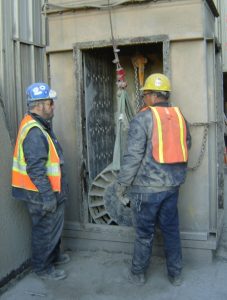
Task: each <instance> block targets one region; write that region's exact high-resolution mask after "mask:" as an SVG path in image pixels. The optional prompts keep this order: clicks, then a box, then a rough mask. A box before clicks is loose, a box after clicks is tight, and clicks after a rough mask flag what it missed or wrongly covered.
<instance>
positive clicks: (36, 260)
mask: <svg viewBox="0 0 227 300" xmlns="http://www.w3.org/2000/svg"><path fill="white" fill-rule="evenodd" d="M27 207H28V210H29V213H30V216H31V219H32V267H33V270H34V272H36V273H37V274H41V273H43V272H45V271H48V269H49V268H51V266H52V264H53V262H54V261H55V260H56V259H57V257H58V255H59V254H60V241H61V233H62V230H63V224H64V203H62V204H60V205H58V207H57V209H56V211H55V212H54V213H47V212H45V211H43V209H42V206H41V205H39V204H31V203H27Z"/></svg>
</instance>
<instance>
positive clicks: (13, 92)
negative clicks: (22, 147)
mask: <svg viewBox="0 0 227 300" xmlns="http://www.w3.org/2000/svg"><path fill="white" fill-rule="evenodd" d="M42 4H43V0H32V1H31V0H3V1H1V3H0V5H1V22H2V26H1V30H2V32H1V33H2V34H1V37H2V47H1V48H2V49H3V51H2V53H1V72H2V74H1V77H2V78H3V82H2V83H1V84H2V86H1V94H2V99H3V103H4V109H5V115H6V119H7V125H8V129H9V133H10V137H11V139H12V142H14V140H15V138H16V134H17V129H18V123H19V121H20V120H21V117H22V115H23V114H24V112H25V110H26V105H25V89H26V87H27V85H28V84H30V83H31V82H33V81H35V80H39V81H40V80H44V55H45V52H44V46H45V45H43V44H42V40H43V37H42V35H43V31H42V26H43V23H42V22H41V20H42V19H41V18H42V15H41V6H42Z"/></svg>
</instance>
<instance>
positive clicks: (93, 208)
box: [88, 165, 132, 226]
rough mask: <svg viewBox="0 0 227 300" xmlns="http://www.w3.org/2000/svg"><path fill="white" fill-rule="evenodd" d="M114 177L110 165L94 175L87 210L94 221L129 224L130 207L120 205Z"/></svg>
mask: <svg viewBox="0 0 227 300" xmlns="http://www.w3.org/2000/svg"><path fill="white" fill-rule="evenodd" d="M116 177H117V171H113V170H112V165H109V166H108V167H107V168H106V169H104V170H103V171H102V172H101V173H100V174H99V175H97V176H96V178H95V179H94V180H93V182H92V184H91V188H90V191H89V194H88V206H89V210H90V213H91V216H92V219H93V220H94V222H95V223H98V224H109V225H126V226H131V225H132V217H131V209H130V207H128V206H124V205H122V204H121V203H120V201H119V200H118V198H117V196H116V193H115V180H116Z"/></svg>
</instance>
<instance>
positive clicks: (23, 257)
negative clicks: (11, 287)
mask: <svg viewBox="0 0 227 300" xmlns="http://www.w3.org/2000/svg"><path fill="white" fill-rule="evenodd" d="M0 128H1V130H0V140H1V147H0V148H1V151H0V174H1V177H0V203H1V209H0V228H1V230H0V283H1V282H4V280H6V281H7V279H10V275H11V274H12V272H13V271H17V270H18V269H20V267H21V266H22V265H23V264H24V263H25V262H26V261H27V260H28V259H29V257H30V221H29V218H28V215H27V212H26V211H25V208H24V205H23V204H22V203H16V201H15V200H13V199H12V196H11V166H12V156H13V147H12V144H11V141H10V138H9V133H8V130H7V128H6V123H5V116H4V113H3V109H2V106H0ZM14 275H15V274H14ZM0 285H1V284H0Z"/></svg>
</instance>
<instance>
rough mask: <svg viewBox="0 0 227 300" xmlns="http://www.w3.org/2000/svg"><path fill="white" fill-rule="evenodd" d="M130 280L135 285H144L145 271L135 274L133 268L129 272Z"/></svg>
mask: <svg viewBox="0 0 227 300" xmlns="http://www.w3.org/2000/svg"><path fill="white" fill-rule="evenodd" d="M128 280H129V282H131V283H132V284H135V285H144V283H145V276H144V273H139V274H133V273H132V272H131V270H129V272H128Z"/></svg>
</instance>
